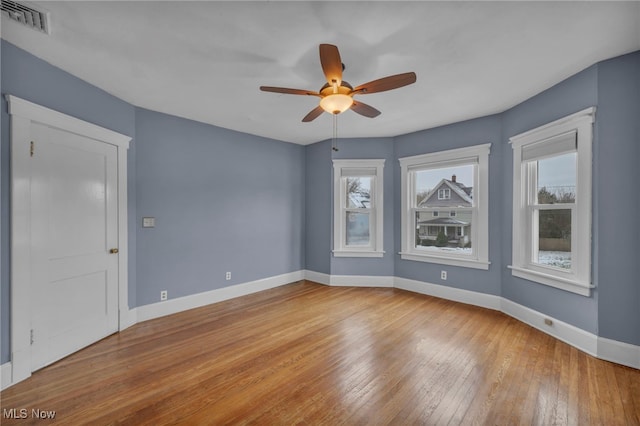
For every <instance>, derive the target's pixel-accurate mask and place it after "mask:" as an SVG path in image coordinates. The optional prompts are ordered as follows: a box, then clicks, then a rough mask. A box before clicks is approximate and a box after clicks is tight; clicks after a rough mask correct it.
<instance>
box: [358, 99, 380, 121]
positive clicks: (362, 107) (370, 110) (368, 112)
mask: <svg viewBox="0 0 640 426" xmlns="http://www.w3.org/2000/svg"><path fill="white" fill-rule="evenodd" d="M351 109H352V110H353V111H354V112H357V113H358V114H360V115H364V116H365V117H369V118H374V117H377V116H379V115H380V114H381V113H380V111H378V110H377V109H375V108H374V107H372V106H370V105H367V104H363V103H362V102H358V101H356V100H354V101H353V104H352V105H351Z"/></svg>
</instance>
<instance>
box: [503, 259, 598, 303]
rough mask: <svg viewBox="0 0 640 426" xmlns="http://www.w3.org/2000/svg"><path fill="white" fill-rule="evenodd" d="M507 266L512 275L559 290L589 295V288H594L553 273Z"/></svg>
mask: <svg viewBox="0 0 640 426" xmlns="http://www.w3.org/2000/svg"><path fill="white" fill-rule="evenodd" d="M507 268H509V269H511V275H513V276H514V277H518V278H524V279H525V280H529V281H533V282H536V283H540V284H544V285H548V286H550V287H555V288H559V289H560V290H565V291H569V292H571V293H576V294H579V295H581V296H587V297H590V296H591V289H592V288H594V286H593V285H591V284H589V283H583V282H580V281H575V280H570V279H567V278H562V277H556V276H555V275H551V274H545V273H544V272H538V271H533V270H531V269H525V268H521V267H518V266H507Z"/></svg>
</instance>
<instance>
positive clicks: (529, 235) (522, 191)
mask: <svg viewBox="0 0 640 426" xmlns="http://www.w3.org/2000/svg"><path fill="white" fill-rule="evenodd" d="M594 119H595V107H591V108H587V109H584V110H582V111H579V112H577V113H575V114H572V115H569V116H567V117H564V118H561V119H559V120H556V121H553V122H551V123H548V124H546V125H543V126H541V127H538V128H535V129H532V130H529V131H527V132H525V133H521V134H519V135H516V136H513V137H511V138H510V139H509V141H510V143H511V146H512V148H513V243H512V244H513V249H512V265H510V266H509V268H510V269H511V273H512V275H513V276H516V277H519V278H524V279H526V280H529V281H534V282H537V283H540V284H545V285H548V286H551V287H555V288H559V289H562V290H566V291H569V292H573V293H576V294H580V295H583V296H590V295H591V289H592V288H593V285H592V283H591V220H592V201H591V200H592V181H591V179H592V178H591V174H592V140H593V122H594ZM567 153H576V189H575V201H574V202H572V203H567V204H537V202H536V201H535V199H536V198H535V197H537V191H538V188H537V186H536V179H537V169H536V167H535V166H536V165H537V164H538V161H539V160H543V159H546V158H550V157H554V156H560V155H563V154H567ZM543 210H547V211H550V210H567V211H570V214H571V244H570V247H571V248H570V250H571V251H570V259H571V266H570V267H568V268H566V269H560V268H555V267H547V266H545V265H541V264H540V263H539V262H535V261H534V254H533V253H536V252H537V250H538V248H537V244H538V239H537V238H536V234H537V232H538V225H537V222H536V220H535V217H536V215H537V214H539V213H538V212H539V211H543Z"/></svg>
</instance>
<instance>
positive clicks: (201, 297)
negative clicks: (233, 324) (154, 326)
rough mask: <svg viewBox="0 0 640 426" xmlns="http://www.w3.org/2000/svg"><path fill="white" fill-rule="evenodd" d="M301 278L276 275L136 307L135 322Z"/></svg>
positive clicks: (299, 274)
mask: <svg viewBox="0 0 640 426" xmlns="http://www.w3.org/2000/svg"><path fill="white" fill-rule="evenodd" d="M303 278H304V273H303V271H295V272H289V273H287V274H282V275H276V276H274V277H269V278H263V279H260V280H256V281H250V282H247V283H243V284H236V285H233V286H229V287H223V288H219V289H215V290H211V291H207V292H204V293H197V294H192V295H189V296H184V297H179V298H176V299H169V300H167V301H164V302H158V303H152V304H150V305H143V306H138V307H137V308H136V309H135V316H136V317H137V318H136V319H137V322H142V321H147V320H150V319H154V318H159V317H163V316H166V315H171V314H175V313H178V312H182V311H186V310H188V309H193V308H199V307H201V306H206V305H210V304H212V303H217V302H222V301H224V300H229V299H233V298H235V297H240V296H246V295H248V294H252V293H256V292H258V291H263V290H268V289H270V288H274V287H279V286H282V285H285V284H289V283H292V282H295V281H300V280H301V279H303Z"/></svg>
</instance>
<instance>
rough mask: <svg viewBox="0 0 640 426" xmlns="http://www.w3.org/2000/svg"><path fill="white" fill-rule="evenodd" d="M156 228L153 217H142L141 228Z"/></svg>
mask: <svg viewBox="0 0 640 426" xmlns="http://www.w3.org/2000/svg"><path fill="white" fill-rule="evenodd" d="M155 226H156V218H155V217H143V218H142V227H143V228H155Z"/></svg>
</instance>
